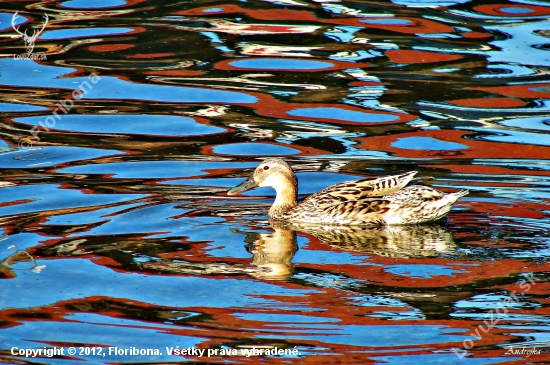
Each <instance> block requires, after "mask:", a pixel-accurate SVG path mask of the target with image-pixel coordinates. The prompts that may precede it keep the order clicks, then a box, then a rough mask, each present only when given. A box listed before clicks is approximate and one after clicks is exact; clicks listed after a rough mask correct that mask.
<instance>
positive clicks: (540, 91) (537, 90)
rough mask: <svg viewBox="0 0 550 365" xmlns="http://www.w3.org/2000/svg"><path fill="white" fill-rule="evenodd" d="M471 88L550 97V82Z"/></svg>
mask: <svg viewBox="0 0 550 365" xmlns="http://www.w3.org/2000/svg"><path fill="white" fill-rule="evenodd" d="M471 90H481V91H486V92H489V93H494V94H499V95H505V96H510V97H518V98H529V99H548V98H550V84H549V83H540V84H523V85H506V86H493V87H472V88H471Z"/></svg>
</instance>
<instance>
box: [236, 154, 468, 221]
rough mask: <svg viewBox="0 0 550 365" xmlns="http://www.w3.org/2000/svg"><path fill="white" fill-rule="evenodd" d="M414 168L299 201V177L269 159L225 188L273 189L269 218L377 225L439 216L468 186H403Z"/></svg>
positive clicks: (342, 185) (331, 188)
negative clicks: (442, 188)
mask: <svg viewBox="0 0 550 365" xmlns="http://www.w3.org/2000/svg"><path fill="white" fill-rule="evenodd" d="M416 173H417V171H411V172H407V173H405V174H401V175H394V176H386V177H379V178H377V179H367V180H358V181H346V182H342V183H339V184H335V185H332V186H329V187H328V188H325V189H323V190H321V191H319V192H317V193H315V194H312V195H310V196H309V197H307V198H306V199H305V200H304V201H302V202H300V203H298V201H297V200H296V197H297V195H298V179H297V178H296V175H295V174H294V172H293V171H292V169H291V168H290V166H289V165H288V164H287V163H286V162H285V161H283V160H281V159H280V158H268V159H265V160H263V161H262V163H260V166H258V167H257V168H256V170H254V172H253V173H252V174H251V175H250V176H249V177H248V179H247V180H246V181H244V182H243V183H241V184H240V185H238V186H236V187H234V188H233V189H231V190H229V191H228V192H227V194H228V195H234V194H236V193H239V192H244V191H247V190H251V189H254V188H255V187H257V186H260V187H263V186H271V187H272V188H274V189H275V191H276V192H277V196H276V198H275V202H274V203H273V205H272V206H271V208H270V209H269V218H271V219H273V220H285V221H291V222H303V223H322V224H345V225H369V226H375V225H376V226H380V225H385V224H388V225H389V224H415V223H425V222H432V221H436V220H439V219H441V218H443V217H445V216H446V215H447V213H449V211H450V210H451V206H452V205H453V203H454V202H456V201H457V200H458V198H460V197H462V196H464V195H466V194H468V190H461V191H459V192H456V193H451V194H445V193H442V192H440V191H437V190H435V189H432V188H430V187H427V186H420V185H413V186H406V185H407V184H408V183H409V182H410V181H411V180H412V178H413V176H414V175H415V174H416Z"/></svg>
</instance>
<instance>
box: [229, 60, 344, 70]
mask: <svg viewBox="0 0 550 365" xmlns="http://www.w3.org/2000/svg"><path fill="white" fill-rule="evenodd" d="M229 64H230V65H231V66H233V67H236V68H253V69H258V70H285V71H292V70H316V69H327V68H332V67H333V66H334V64H333V63H331V62H328V61H314V60H289V59H284V58H257V59H249V60H237V61H232V62H230V63H229Z"/></svg>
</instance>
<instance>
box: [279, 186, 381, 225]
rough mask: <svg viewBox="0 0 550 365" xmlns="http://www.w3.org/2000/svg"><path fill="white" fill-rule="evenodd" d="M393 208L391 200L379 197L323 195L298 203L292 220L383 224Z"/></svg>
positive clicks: (292, 214) (322, 222) (324, 222)
mask: <svg viewBox="0 0 550 365" xmlns="http://www.w3.org/2000/svg"><path fill="white" fill-rule="evenodd" d="M390 209H391V201H389V200H387V199H385V198H379V197H365V198H362V199H360V200H350V199H347V200H342V201H340V200H339V199H338V196H331V195H329V194H324V195H322V196H321V197H320V198H319V199H306V200H304V201H303V202H302V203H301V204H300V205H298V206H297V207H296V208H295V209H294V210H293V211H292V212H291V216H290V217H289V218H290V220H293V221H299V222H305V223H321V224H359V225H365V226H381V225H383V224H384V221H385V215H386V213H388V211H389V210H390Z"/></svg>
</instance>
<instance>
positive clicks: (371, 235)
mask: <svg viewBox="0 0 550 365" xmlns="http://www.w3.org/2000/svg"><path fill="white" fill-rule="evenodd" d="M270 226H271V227H272V228H273V230H274V231H273V232H271V233H248V234H247V238H246V241H247V242H249V245H248V249H249V252H250V253H252V255H253V265H254V266H255V267H256V268H258V269H260V270H257V271H253V275H254V276H258V277H263V278H266V279H288V278H289V277H290V276H292V274H293V273H294V267H293V264H292V258H293V257H294V254H295V253H296V251H297V250H298V244H297V239H296V237H297V232H301V233H305V234H307V235H309V236H313V237H315V238H316V239H318V240H319V241H320V242H322V243H324V244H327V245H329V246H331V247H334V248H337V249H343V250H346V251H352V252H358V253H365V254H369V253H371V254H376V255H380V256H389V257H399V258H408V257H410V258H413V257H436V256H440V255H443V254H448V253H451V252H454V250H455V248H456V245H455V242H454V239H453V235H452V233H451V232H450V231H449V230H448V229H447V228H445V227H444V226H441V225H438V224H433V225H426V224H424V225H413V226H386V227H358V226H324V225H306V224H295V223H281V222H275V221H272V222H270Z"/></svg>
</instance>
